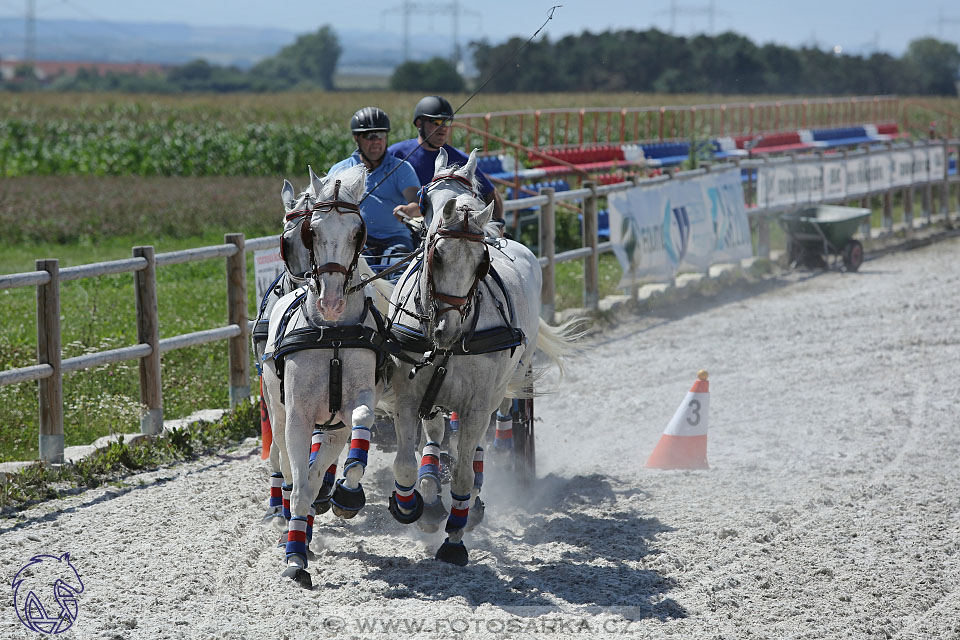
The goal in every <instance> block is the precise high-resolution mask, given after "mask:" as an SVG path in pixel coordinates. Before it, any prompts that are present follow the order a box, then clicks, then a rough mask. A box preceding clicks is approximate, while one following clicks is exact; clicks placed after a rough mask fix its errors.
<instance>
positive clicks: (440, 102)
mask: <svg viewBox="0 0 960 640" xmlns="http://www.w3.org/2000/svg"><path fill="white" fill-rule="evenodd" d="M420 117H426V118H451V119H452V118H453V107H451V106H450V103H449V102H447V99H446V98H441V97H440V96H426V97H424V98H421V99H420V102H418V103H417V108H416V109H414V110H413V125H414V126H416V125H417V118H420Z"/></svg>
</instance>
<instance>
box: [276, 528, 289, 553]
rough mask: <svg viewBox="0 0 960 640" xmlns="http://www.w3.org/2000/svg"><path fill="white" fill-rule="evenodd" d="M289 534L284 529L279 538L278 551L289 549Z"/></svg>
mask: <svg viewBox="0 0 960 640" xmlns="http://www.w3.org/2000/svg"><path fill="white" fill-rule="evenodd" d="M288 534H289V531H288V530H287V529H284V530H283V531H282V532H281V533H280V537H279V538H277V548H278V549H286V548H287V536H288Z"/></svg>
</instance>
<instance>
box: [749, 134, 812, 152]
mask: <svg viewBox="0 0 960 640" xmlns="http://www.w3.org/2000/svg"><path fill="white" fill-rule="evenodd" d="M751 142H752V145H751V147H750V153H752V154H754V155H756V154H765V153H783V152H786V151H804V150H807V149H813V148H815V147H817V146H819V145H816V144H814V143H813V140H809V141H804V140H803V139H802V138H801V136H800V132H799V131H791V132H788V133H768V134H766V135H763V136H759V137H757V138H754V139H753V140H752V141H751Z"/></svg>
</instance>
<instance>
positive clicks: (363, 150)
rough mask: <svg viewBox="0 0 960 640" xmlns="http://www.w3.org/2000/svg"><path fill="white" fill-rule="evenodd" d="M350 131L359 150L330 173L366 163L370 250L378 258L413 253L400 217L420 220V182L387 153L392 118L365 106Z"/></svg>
mask: <svg viewBox="0 0 960 640" xmlns="http://www.w3.org/2000/svg"><path fill="white" fill-rule="evenodd" d="M350 130H351V131H352V132H353V139H354V140H355V141H356V143H357V150H356V151H354V152H353V155H351V156H350V157H349V158H347V159H346V160H342V161H340V162H338V163H337V164H335V165H333V166H332V167H330V171H328V172H327V173H333V172H335V171H340V170H342V169H346V168H348V167H352V166H354V165H358V164H361V163H363V165H364V166H365V167H366V168H367V172H368V174H367V192H366V194H365V197H364V200H363V202H362V203H361V204H360V213H361V214H362V215H363V221H364V222H365V223H366V225H367V248H368V249H369V250H370V253H371V254H372V255H376V256H385V255H387V254H400V253H410V252H412V251H413V238H412V237H411V235H410V229H409V228H408V227H407V226H406V225H405V224H404V223H403V222H401V221H400V218H399V217H398V215H401V214H400V211H404V212H405V213H404V214H402V215H406V216H408V217H412V218H415V217H420V215H421V214H420V207H419V204H418V202H419V200H418V198H417V190H418V189H419V188H420V182H419V181H418V180H417V174H416V173H415V172H414V170H413V167H412V166H410V164H409V163H407V162H404V161H403V160H401V159H399V158H397V157H395V156H392V155H390V154H388V153H386V151H387V134H388V133H389V132H390V118H388V117H387V114H386V113H384V112H383V111H382V110H381V109H378V108H377V107H364V108H363V109H360V110H359V111H357V112H356V113H355V114H353V117H352V118H351V119H350ZM411 207H412V208H411ZM395 211H397V215H394V212H395ZM386 262H389V261H386Z"/></svg>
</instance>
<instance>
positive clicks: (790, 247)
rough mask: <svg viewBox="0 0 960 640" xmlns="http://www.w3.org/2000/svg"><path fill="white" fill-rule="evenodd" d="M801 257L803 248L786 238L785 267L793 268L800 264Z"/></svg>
mask: <svg viewBox="0 0 960 640" xmlns="http://www.w3.org/2000/svg"><path fill="white" fill-rule="evenodd" d="M802 257H803V248H802V247H801V246H800V245H799V243H797V242H794V240H793V239H792V238H787V265H788V266H790V267H794V266H797V265H799V264H800V259H801V258H802Z"/></svg>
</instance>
